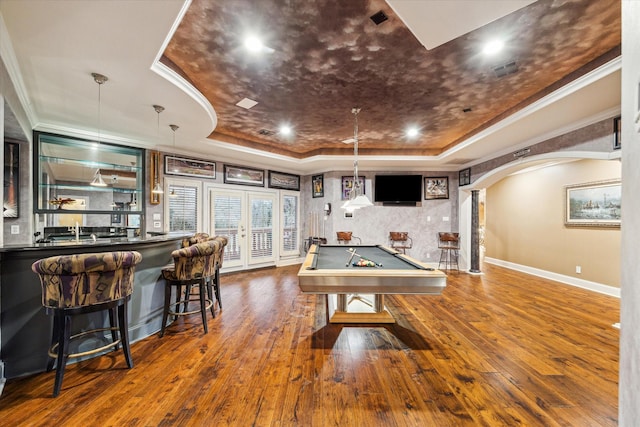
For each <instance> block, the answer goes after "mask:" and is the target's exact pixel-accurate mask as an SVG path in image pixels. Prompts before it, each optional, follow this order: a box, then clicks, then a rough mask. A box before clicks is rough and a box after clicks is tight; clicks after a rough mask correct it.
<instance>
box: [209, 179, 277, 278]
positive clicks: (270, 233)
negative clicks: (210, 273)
mask: <svg viewBox="0 0 640 427" xmlns="http://www.w3.org/2000/svg"><path fill="white" fill-rule="evenodd" d="M209 200H210V203H211V206H210V211H209V212H210V218H211V219H210V221H211V223H210V225H209V230H210V234H212V235H214V236H226V237H227V239H228V240H229V241H228V243H227V246H226V248H225V253H224V264H223V265H224V267H231V268H234V267H235V268H238V267H240V268H247V267H255V266H259V265H262V264H273V263H274V262H275V260H276V254H275V250H274V243H273V242H274V234H275V229H276V227H275V224H277V210H276V200H277V199H276V195H275V194H273V193H266V192H256V191H240V190H223V189H218V188H212V189H211V190H210V197H209Z"/></svg>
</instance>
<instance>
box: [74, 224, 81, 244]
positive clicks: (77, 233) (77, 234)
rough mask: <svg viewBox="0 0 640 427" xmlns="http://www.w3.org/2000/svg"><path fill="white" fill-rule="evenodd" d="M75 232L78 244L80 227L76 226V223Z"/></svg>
mask: <svg viewBox="0 0 640 427" xmlns="http://www.w3.org/2000/svg"><path fill="white" fill-rule="evenodd" d="M75 231H76V242H79V241H80V225H79V224H78V221H76V227H75Z"/></svg>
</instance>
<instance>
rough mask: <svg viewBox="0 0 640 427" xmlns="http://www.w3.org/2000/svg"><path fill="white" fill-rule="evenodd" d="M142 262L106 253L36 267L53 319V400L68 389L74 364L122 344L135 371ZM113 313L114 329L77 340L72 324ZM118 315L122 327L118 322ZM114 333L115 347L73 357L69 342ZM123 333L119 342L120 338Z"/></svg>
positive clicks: (51, 260) (135, 256)
mask: <svg viewBox="0 0 640 427" xmlns="http://www.w3.org/2000/svg"><path fill="white" fill-rule="evenodd" d="M141 260H142V256H141V255H140V253H138V252H101V253H89V254H80V255H66V256H54V257H50V258H45V259H41V260H39V261H36V262H35V263H33V265H32V266H31V269H32V270H33V272H34V273H36V274H38V276H39V277H40V283H41V285H42V305H43V306H44V307H45V309H46V312H47V314H53V316H54V320H53V335H52V340H51V348H50V349H49V362H48V364H47V371H50V370H51V369H52V368H53V362H54V360H56V361H57V363H56V379H55V384H54V386H53V397H56V396H58V394H59V393H60V388H61V387H62V379H63V377H64V370H65V366H66V364H67V360H68V359H69V358H74V357H81V356H86V355H90V354H94V353H98V352H101V351H104V350H106V349H108V348H109V347H114V349H115V350H117V349H118V346H119V344H120V343H122V351H123V353H124V357H125V360H126V362H127V366H128V367H129V368H132V367H133V360H132V359H131V352H130V350H129V332H128V328H129V325H128V323H127V302H128V301H129V299H130V298H131V293H132V292H133V278H134V271H135V266H136V264H138V263H139V262H140V261H141ZM105 310H106V311H108V314H109V325H110V326H109V327H108V328H96V329H91V330H85V331H81V332H79V333H77V334H75V335H71V319H72V317H73V316H77V315H80V314H87V313H94V312H98V311H105ZM116 312H117V321H116ZM102 331H110V332H111V339H112V341H111V342H110V343H108V344H107V345H104V346H102V347H99V348H95V349H93V350H89V351H84V352H81V353H75V354H69V342H70V341H71V340H74V339H76V338H80V337H82V336H85V335H87V334H92V333H95V332H102ZM118 333H119V335H120V336H119V338H118Z"/></svg>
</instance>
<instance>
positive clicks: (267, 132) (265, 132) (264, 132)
mask: <svg viewBox="0 0 640 427" xmlns="http://www.w3.org/2000/svg"><path fill="white" fill-rule="evenodd" d="M258 133H259V134H260V135H263V136H273V135H275V134H276V133H275V132H274V131H272V130H269V129H260V130H259V131H258Z"/></svg>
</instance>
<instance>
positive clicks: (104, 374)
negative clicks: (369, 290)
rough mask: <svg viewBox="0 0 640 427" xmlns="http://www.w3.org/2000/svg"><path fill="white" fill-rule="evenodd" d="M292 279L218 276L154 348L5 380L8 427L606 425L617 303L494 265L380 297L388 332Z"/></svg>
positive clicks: (273, 273) (290, 272)
mask: <svg viewBox="0 0 640 427" xmlns="http://www.w3.org/2000/svg"><path fill="white" fill-rule="evenodd" d="M297 270H298V266H292V267H285V268H278V269H265V270H259V271H253V272H243V273H236V274H229V275H224V276H223V277H222V280H221V282H222V298H223V303H224V310H223V311H222V312H219V313H218V314H217V316H216V318H215V319H211V318H210V317H209V333H208V334H207V335H203V332H202V327H201V324H200V320H199V317H198V316H197V315H194V316H192V317H188V318H186V319H179V320H178V321H177V322H176V323H175V324H173V325H171V326H170V327H169V328H168V329H167V331H166V333H165V336H164V338H161V339H160V338H158V336H157V335H155V336H152V337H149V338H147V339H145V340H143V341H140V342H137V343H135V344H133V346H132V355H133V359H134V363H135V367H134V368H133V369H132V370H128V369H126V364H125V361H124V359H123V357H122V353H121V352H117V353H112V354H110V355H106V356H103V357H99V358H96V359H93V360H90V361H87V362H81V363H78V364H75V365H69V366H68V368H67V370H66V374H65V379H64V383H63V385H62V391H61V393H60V396H59V397H58V398H55V399H53V398H51V391H52V387H53V377H54V373H53V372H51V373H44V374H39V375H35V376H32V377H29V378H22V379H17V380H10V381H8V382H7V384H6V385H5V389H4V393H3V396H2V397H0V425H7V426H9V425H11V426H23V425H25V426H26V425H29V426H41V425H42V426H45V425H46V426H49V425H58V426H75V425H78V426H116V425H117V426H174V425H185V426H186V425H194V426H205V425H206V426H291V425H301V426H337V425H341V426H477V425H484V426H501V425H503V426H515V425H527V426H615V425H617V415H618V414H617V411H618V410H617V407H618V402H617V400H618V399H617V396H618V340H619V331H618V330H617V329H615V328H613V327H612V326H611V325H612V324H613V323H615V322H618V321H619V300H618V299H617V298H613V297H607V296H604V295H600V294H596V293H592V292H588V291H584V290H581V289H578V288H574V287H570V286H566V285H562V284H559V283H555V282H551V281H547V280H543V279H539V278H536V277H532V276H528V275H525V274H521V273H518V272H514V271H511V270H507V269H503V268H500V267H496V266H492V265H484V266H483V272H484V273H485V274H484V275H482V276H470V275H468V274H465V273H452V274H450V275H449V278H448V286H447V288H446V289H445V291H444V293H443V295H442V296H440V297H433V296H413V295H408V296H388V297H387V298H386V303H387V306H388V308H389V310H390V311H391V312H392V313H393V315H394V316H395V317H396V319H397V320H398V323H397V324H395V325H389V326H375V325H362V326H360V325H356V326H344V327H343V326H340V325H333V324H332V325H327V324H325V307H324V298H323V297H321V296H317V295H304V294H301V293H300V291H299V289H298V284H297V277H296V273H297Z"/></svg>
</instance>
